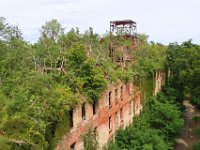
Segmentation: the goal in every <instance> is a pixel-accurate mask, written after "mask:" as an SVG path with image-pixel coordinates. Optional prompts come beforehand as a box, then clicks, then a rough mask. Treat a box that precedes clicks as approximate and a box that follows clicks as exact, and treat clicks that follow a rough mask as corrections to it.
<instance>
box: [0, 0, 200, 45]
mask: <svg viewBox="0 0 200 150" xmlns="http://www.w3.org/2000/svg"><path fill="white" fill-rule="evenodd" d="M198 14H200V2H199V1H198V0H184V1H183V0H162V1H161V0H151V1H147V0H4V1H2V2H1V5H0V15H1V16H3V17H5V18H6V19H7V21H8V22H10V23H11V24H18V25H19V27H20V28H21V29H22V31H23V34H24V37H25V39H27V40H29V41H32V42H35V41H36V40H37V38H38V36H39V29H40V27H41V26H42V25H43V24H44V23H45V22H46V21H48V20H50V19H52V18H56V19H58V21H59V22H60V23H61V24H62V25H63V26H64V27H66V28H67V30H69V29H70V28H71V27H79V28H80V30H81V31H82V32H83V31H84V30H86V29H88V27H90V26H92V27H93V28H94V30H95V31H96V32H98V33H99V34H104V33H105V32H106V30H109V21H110V20H116V19H133V20H135V21H136V22H137V24H138V32H142V33H143V32H144V33H146V34H148V35H149V36H150V40H155V41H158V42H162V43H168V42H169V41H172V42H173V41H179V42H180V41H183V40H187V39H189V38H194V41H195V42H198V43H200V41H198V40H199V39H200V30H199V26H200V22H199V20H200V16H199V15H198Z"/></svg>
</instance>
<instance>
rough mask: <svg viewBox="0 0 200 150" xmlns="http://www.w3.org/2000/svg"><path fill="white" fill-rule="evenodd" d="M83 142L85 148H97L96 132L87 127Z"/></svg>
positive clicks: (91, 149) (93, 149)
mask: <svg viewBox="0 0 200 150" xmlns="http://www.w3.org/2000/svg"><path fill="white" fill-rule="evenodd" d="M82 138H83V142H84V148H85V150H96V149H98V142H97V139H96V133H95V131H94V129H92V128H91V127H89V128H88V131H87V133H86V134H84V135H83V137H82Z"/></svg>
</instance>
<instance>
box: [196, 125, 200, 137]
mask: <svg viewBox="0 0 200 150" xmlns="http://www.w3.org/2000/svg"><path fill="white" fill-rule="evenodd" d="M196 134H197V136H198V137H200V126H199V127H198V128H197V130H196Z"/></svg>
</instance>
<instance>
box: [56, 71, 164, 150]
mask: <svg viewBox="0 0 200 150" xmlns="http://www.w3.org/2000/svg"><path fill="white" fill-rule="evenodd" d="M164 79H165V75H164V73H162V72H160V71H159V72H158V73H157V74H156V85H155V94H157V92H158V91H159V90H161V86H162V85H164ZM141 96H142V93H141V91H140V88H139V87H135V86H134V84H133V83H128V84H124V83H118V84H111V85H110V86H109V88H108V90H106V91H105V92H104V93H102V98H101V99H99V100H98V102H96V104H94V105H92V104H89V103H84V104H81V105H79V106H77V107H75V108H74V109H73V112H72V116H73V127H72V128H71V129H70V132H69V133H68V134H67V135H66V136H64V137H63V139H62V141H61V142H60V144H59V145H58V146H57V148H56V149H57V150H62V149H64V150H66V149H67V150H68V149H69V150H70V149H76V150H82V149H84V143H83V140H82V138H81V136H82V135H84V134H85V133H86V132H87V129H88V128H89V127H92V128H94V129H95V132H96V135H97V137H96V138H97V141H98V144H99V149H102V147H103V146H104V145H106V144H107V142H108V141H109V140H111V139H112V138H113V137H114V136H115V132H116V130H117V129H119V128H120V127H122V128H125V127H126V126H129V125H130V124H131V123H132V121H133V116H134V115H139V114H140V112H141V110H142V102H141Z"/></svg>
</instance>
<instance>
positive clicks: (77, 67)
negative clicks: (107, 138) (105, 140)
mask: <svg viewBox="0 0 200 150" xmlns="http://www.w3.org/2000/svg"><path fill="white" fill-rule="evenodd" d="M40 33H41V34H40V38H39V39H38V42H36V43H34V44H32V43H30V42H28V41H26V40H25V39H24V38H23V35H22V32H21V30H20V29H19V28H18V27H17V26H14V25H10V24H9V23H7V21H6V19H5V18H3V17H0V149H2V150H40V149H44V150H45V149H50V150H51V149H54V148H55V147H56V145H57V144H58V142H59V141H60V140H61V138H62V136H63V135H65V134H66V133H67V132H69V129H70V123H69V111H70V110H71V109H72V108H73V107H75V106H76V105H78V104H80V103H81V99H82V98H83V97H84V98H85V99H86V100H87V101H88V102H89V103H91V104H92V103H94V102H95V101H98V99H99V98H100V97H101V93H102V92H103V91H104V90H106V89H107V87H108V84H109V83H110V82H118V81H119V80H122V81H124V82H131V81H134V80H135V77H136V76H137V77H138V78H139V79H138V80H139V81H142V87H141V88H142V91H143V93H144V97H143V98H144V104H145V107H144V110H143V112H142V114H141V115H140V116H139V117H135V118H134V123H133V124H132V125H131V126H130V127H128V128H126V129H125V130H119V131H118V132H117V134H116V138H115V140H114V141H111V142H110V143H109V144H108V146H107V147H105V149H116V150H118V149H124V150H126V149H127V150H129V149H130V150H131V149H135V150H143V149H144V150H167V149H173V145H174V143H175V138H176V137H177V136H178V133H179V131H180V129H181V128H182V127H183V124H184V120H183V111H184V108H183V106H182V102H183V100H184V99H189V100H190V101H191V102H192V103H193V104H194V105H196V106H197V107H200V78H199V77H200V45H197V44H194V43H192V40H188V41H185V42H183V43H182V44H178V43H176V42H174V43H170V44H169V45H163V44H161V43H156V42H153V41H150V42H149V41H148V36H147V35H146V34H138V41H139V46H138V48H136V50H133V51H132V53H131V55H132V57H133V58H135V61H134V63H131V64H130V65H129V67H128V68H123V67H120V66H119V65H118V64H117V63H116V62H114V61H113V60H112V59H111V58H110V57H109V51H108V50H109V43H110V36H112V35H111V34H110V33H106V34H105V35H104V36H103V37H101V36H100V35H98V34H97V33H95V32H94V31H93V29H92V28H91V27H90V28H89V29H88V30H87V31H85V32H84V33H80V31H79V29H78V28H75V29H71V30H70V31H68V32H66V31H65V30H64V28H63V27H62V26H61V24H60V23H59V22H58V21H57V20H56V19H53V20H51V21H48V22H46V23H45V24H44V25H43V26H42V27H41V29H40ZM101 39H103V40H101ZM114 40H115V41H114V43H115V44H116V45H118V46H122V47H125V46H127V45H130V44H131V43H130V41H129V40H127V39H125V38H120V37H119V38H116V39H114ZM118 55H120V54H118ZM116 57H117V56H116ZM158 70H164V71H166V73H167V74H168V73H169V75H168V78H167V80H166V87H165V88H164V89H163V91H162V92H161V93H159V94H158V95H157V96H154V95H153V91H152V90H153V87H154V81H153V80H154V77H155V74H156V72H157V71H158ZM155 116H156V117H155ZM89 145H92V144H89ZM198 146H199V147H198ZM195 148H197V149H198V148H200V143H197V144H196V146H195ZM86 149H88V150H93V149H96V148H95V147H91V146H88V148H86Z"/></svg>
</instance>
